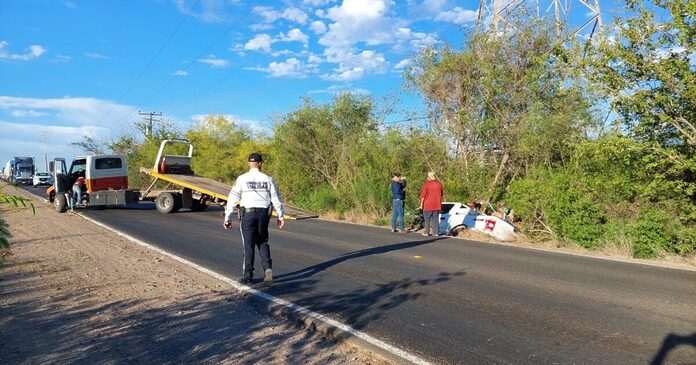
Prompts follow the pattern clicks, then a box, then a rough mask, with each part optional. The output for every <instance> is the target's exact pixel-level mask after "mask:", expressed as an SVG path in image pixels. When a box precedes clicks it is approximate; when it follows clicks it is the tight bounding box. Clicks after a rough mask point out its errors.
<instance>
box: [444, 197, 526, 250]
mask: <svg viewBox="0 0 696 365" xmlns="http://www.w3.org/2000/svg"><path fill="white" fill-rule="evenodd" d="M441 212H442V213H440V234H449V235H451V236H456V235H457V234H459V233H460V232H462V231H463V230H467V229H470V230H472V231H476V232H480V233H483V234H487V235H489V236H491V237H493V238H495V239H497V240H499V241H514V240H515V239H516V238H517V234H516V233H515V226H513V225H512V224H510V223H509V222H507V221H506V220H504V219H501V218H498V217H495V216H492V215H487V214H483V213H481V212H479V211H478V210H476V209H472V208H471V207H469V206H468V205H466V204H464V203H455V202H444V203H442V211H441Z"/></svg>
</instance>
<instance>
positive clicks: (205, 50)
mask: <svg viewBox="0 0 696 365" xmlns="http://www.w3.org/2000/svg"><path fill="white" fill-rule="evenodd" d="M199 1H200V0H199ZM196 4H198V3H196ZM194 7H195V5H194ZM191 10H193V8H191ZM252 10H253V8H251V7H250V8H249V10H248V11H247V12H246V13H245V14H244V15H242V16H240V17H238V18H237V21H236V22H234V23H233V24H232V25H230V26H229V27H228V28H227V29H226V30H225V31H224V32H223V33H221V34H220V36H218V37H217V38H216V39H215V40H214V41H213V42H212V43H211V44H210V45H209V46H208V47H206V48H205V49H204V50H203V51H202V52H201V53H200V54H198V56H197V57H195V58H194V59H195V60H197V59H200V58H202V57H203V56H205V55H206V54H207V53H208V52H209V51H210V50H211V49H212V48H213V47H215V45H217V44H218V43H219V42H220V41H221V40H222V39H223V38H224V37H225V36H227V35H228V34H229V33H230V32H231V31H232V30H233V29H234V28H235V27H236V26H238V25H239V24H240V23H241V21H242V19H245V18H246V17H247V16H248V15H249V13H251V11H252ZM189 13H190V12H189ZM194 64H195V63H194V62H191V63H189V64H188V65H187V66H186V67H185V68H184V70H183V71H184V72H188V70H189V69H190V68H191V67H193V65H194ZM177 78H179V76H176V75H172V76H171V77H169V79H168V80H167V82H165V83H164V84H162V86H160V87H159V88H158V89H157V90H155V92H154V93H152V94H151V95H150V96H149V97H148V98H147V99H145V100H144V101H142V102H140V103H139V104H138V106H136V107H134V108H132V109H131V110H130V111H129V112H128V113H126V114H124V115H123V117H121V118H120V119H119V120H118V121H117V122H116V124H121V123H122V122H123V121H124V120H125V119H126V118H127V117H128V115H129V114H130V113H132V112H134V111H136V110H138V109H140V107H142V106H144V105H145V104H147V103H148V102H150V101H151V100H152V99H154V98H155V96H157V95H159V93H160V92H162V91H163V90H164V89H165V88H167V86H169V84H171V83H172V81H174V80H176V79H177Z"/></svg>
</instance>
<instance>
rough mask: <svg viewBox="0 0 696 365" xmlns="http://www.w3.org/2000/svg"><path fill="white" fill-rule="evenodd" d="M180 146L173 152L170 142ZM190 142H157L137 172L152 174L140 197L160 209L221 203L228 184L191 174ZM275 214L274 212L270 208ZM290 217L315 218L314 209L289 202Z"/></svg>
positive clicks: (224, 201)
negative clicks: (154, 152) (151, 157)
mask: <svg viewBox="0 0 696 365" xmlns="http://www.w3.org/2000/svg"><path fill="white" fill-rule="evenodd" d="M174 145H179V146H183V148H182V149H180V151H181V150H183V151H187V152H186V153H185V154H173V153H171V151H172V150H174V148H173V146H174ZM167 152H170V153H167ZM192 158H193V144H191V143H190V142H189V141H187V140H177V139H167V140H164V141H162V143H160V147H159V150H158V152H157V157H156V158H155V164H154V166H153V167H152V168H145V167H141V168H140V172H142V173H144V174H147V175H149V176H150V177H152V179H153V180H152V183H151V184H150V186H149V187H148V188H147V189H145V191H143V192H142V193H141V199H142V200H148V201H154V202H155V206H156V208H157V210H158V211H159V212H160V213H165V214H169V213H176V212H177V211H179V210H180V209H181V208H187V209H190V210H192V211H203V210H206V209H207V208H208V206H210V205H211V204H217V205H221V206H225V205H227V204H237V202H228V201H227V197H228V194H229V192H230V190H231V189H232V186H230V185H228V184H225V183H222V182H219V181H216V180H213V179H210V178H207V177H203V176H199V175H196V174H194V172H193V170H192V168H191V160H192ZM158 182H164V183H165V184H166V186H165V188H164V189H163V190H155V187H156V186H157V183H158ZM274 214H275V212H274ZM285 214H286V216H288V217H289V218H291V219H303V218H316V217H317V215H316V214H315V213H312V212H309V211H306V210H303V209H299V208H296V207H293V206H287V205H286V207H285Z"/></svg>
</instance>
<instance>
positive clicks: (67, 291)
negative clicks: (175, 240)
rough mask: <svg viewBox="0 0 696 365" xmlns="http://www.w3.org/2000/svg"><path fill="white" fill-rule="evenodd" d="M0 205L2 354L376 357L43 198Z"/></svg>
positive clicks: (55, 357) (174, 358)
mask: <svg viewBox="0 0 696 365" xmlns="http://www.w3.org/2000/svg"><path fill="white" fill-rule="evenodd" d="M21 194H22V195H26V196H27V197H30V195H29V194H27V193H25V192H21ZM31 198H33V199H34V201H35V202H36V200H37V199H36V197H31ZM0 214H2V215H3V217H4V218H5V220H6V221H7V222H8V224H9V226H10V230H11V231H12V234H13V238H12V239H11V241H10V242H11V243H12V246H13V256H11V257H9V258H8V260H7V262H6V265H5V267H3V268H0V293H2V295H0V336H2V338H3V341H0V358H2V359H4V360H5V361H9V363H53V362H57V363H74V362H89V363H92V362H104V361H119V362H121V361H122V362H148V363H150V362H157V363H161V362H178V363H179V362H181V363H183V362H203V363H241V362H244V363H247V362H248V363H256V362H263V363H319V362H321V363H337V364H338V363H341V364H345V363H348V364H351V363H352V364H366V363H383V360H381V359H375V358H373V357H372V356H371V354H370V353H366V352H364V351H362V350H359V349H357V348H355V347H352V346H349V345H346V344H336V343H333V342H330V341H326V340H324V339H323V338H321V337H319V336H317V335H314V334H312V333H311V332H308V331H305V330H303V329H301V328H298V327H296V326H294V325H293V324H291V323H289V322H288V321H285V320H283V319H280V318H276V317H272V316H269V315H267V314H266V313H263V312H262V311H259V310H258V309H256V308H254V307H253V306H250V305H249V304H248V302H247V301H245V300H244V299H243V298H241V297H240V295H239V294H238V293H237V292H236V291H234V290H232V289H231V288H230V287H229V285H228V284H225V283H223V282H221V281H219V280H217V279H215V278H212V277H210V276H208V275H205V274H203V273H200V272H198V271H196V270H194V269H192V268H189V267H187V266H185V265H183V264H180V263H178V262H176V261H174V260H172V259H169V258H167V257H165V256H162V255H160V254H157V253H156V252H153V251H150V250H147V249H146V248H143V247H140V246H138V245H136V244H134V243H132V242H130V241H128V240H126V239H125V238H122V237H120V236H118V235H116V234H114V233H111V232H109V231H107V230H105V229H103V228H101V227H98V226H96V225H93V224H91V223H89V222H87V221H85V220H83V219H81V218H80V217H77V216H75V215H72V214H58V213H56V212H55V211H53V209H52V207H51V206H48V205H46V204H43V203H36V215H32V214H31V211H30V210H28V209H25V210H21V211H18V212H2V213H0Z"/></svg>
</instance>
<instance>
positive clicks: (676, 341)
mask: <svg viewBox="0 0 696 365" xmlns="http://www.w3.org/2000/svg"><path fill="white" fill-rule="evenodd" d="M683 345H686V346H687V347H691V349H689V350H691V352H692V353H693V357H692V358H691V359H692V360H693V361H692V362H691V364H696V332H694V333H692V334H691V335H687V336H681V335H677V334H674V333H670V334H669V335H667V337H665V339H664V340H662V346H661V347H660V350H659V351H658V352H657V353H656V354H655V357H654V358H653V359H652V361H650V364H651V365H661V364H664V363H665V360H667V357H668V356H669V354H670V353H671V352H673V351H675V350H677V348H679V347H683Z"/></svg>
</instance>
